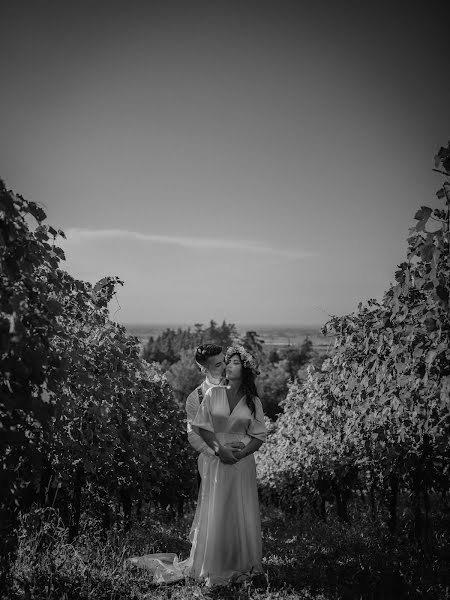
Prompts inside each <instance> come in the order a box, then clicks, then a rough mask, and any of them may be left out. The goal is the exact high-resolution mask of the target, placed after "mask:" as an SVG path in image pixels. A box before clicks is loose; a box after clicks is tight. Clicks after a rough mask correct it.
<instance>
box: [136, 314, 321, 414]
mask: <svg viewBox="0 0 450 600" xmlns="http://www.w3.org/2000/svg"><path fill="white" fill-rule="evenodd" d="M207 342H209V343H213V344H218V345H219V346H222V347H223V348H224V350H225V349H226V348H227V347H228V346H230V345H231V344H233V343H239V344H242V345H243V346H244V347H245V348H246V349H247V350H248V351H249V352H251V353H252V354H253V355H254V356H255V357H256V358H257V360H258V363H259V365H260V372H261V373H260V375H259V377H258V378H257V386H258V391H259V394H260V397H261V401H262V403H263V406H264V409H265V414H266V415H267V416H268V417H269V418H271V419H276V418H277V416H278V414H279V413H280V412H281V408H280V402H281V401H282V400H284V399H285V398H286V396H287V393H288V384H289V382H290V381H294V380H300V381H302V380H304V379H305V377H306V369H307V367H308V365H309V364H313V365H314V366H315V367H316V368H320V366H321V364H322V362H323V361H324V360H325V359H326V358H327V355H324V354H319V353H318V352H317V351H316V350H315V349H314V347H313V343H312V341H311V340H310V339H309V338H308V337H306V338H305V340H304V341H303V343H302V344H300V345H287V346H282V347H274V346H268V347H267V348H266V344H265V341H264V340H263V339H262V338H261V337H260V336H259V334H258V333H257V332H256V331H246V332H245V334H244V335H239V333H238V331H237V328H236V325H235V324H234V323H227V322H226V321H225V320H224V321H223V322H222V324H221V325H218V324H217V323H216V322H215V321H214V320H213V319H211V320H210V322H209V326H208V327H204V326H203V324H202V323H195V325H194V329H191V328H190V327H188V328H186V329H182V328H178V329H171V328H167V329H165V330H164V331H163V332H162V333H161V334H160V335H158V336H157V337H150V339H149V340H148V343H147V345H146V347H145V348H144V353H143V357H144V359H145V360H147V361H148V362H153V361H154V362H157V363H159V364H160V365H161V367H162V369H163V370H164V371H165V374H166V377H167V380H168V382H169V384H170V386H171V387H172V390H173V392H174V396H175V398H176V400H177V402H178V404H179V405H180V406H183V405H184V403H185V401H186V398H187V396H188V395H189V394H190V392H191V391H192V390H193V389H194V388H195V387H197V385H199V384H200V383H201V381H202V380H203V376H202V374H201V373H200V370H199V368H198V366H197V365H196V364H195V361H194V358H193V357H194V351H195V348H196V346H198V345H200V344H203V343H207Z"/></svg>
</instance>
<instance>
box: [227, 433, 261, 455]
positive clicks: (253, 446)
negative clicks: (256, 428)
mask: <svg viewBox="0 0 450 600" xmlns="http://www.w3.org/2000/svg"><path fill="white" fill-rule="evenodd" d="M262 443H263V441H262V440H258V439H257V438H252V439H251V440H250V441H249V443H248V444H247V445H246V446H245V447H244V448H243V449H242V450H238V451H237V452H233V454H234V456H235V457H236V458H237V459H239V460H240V459H241V458H245V457H246V456H249V455H250V454H253V452H256V451H257V450H258V449H259V447H260V446H261V444H262Z"/></svg>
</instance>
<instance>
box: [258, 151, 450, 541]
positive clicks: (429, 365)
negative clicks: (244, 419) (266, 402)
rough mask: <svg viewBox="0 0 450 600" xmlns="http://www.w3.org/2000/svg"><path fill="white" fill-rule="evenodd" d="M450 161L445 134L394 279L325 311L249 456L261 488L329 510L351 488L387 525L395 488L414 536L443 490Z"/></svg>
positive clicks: (288, 502) (449, 396) (449, 449)
mask: <svg viewBox="0 0 450 600" xmlns="http://www.w3.org/2000/svg"><path fill="white" fill-rule="evenodd" d="M449 169H450V144H449V145H448V146H447V147H446V148H441V149H440V150H439V153H438V154H437V156H436V170H437V171H438V172H439V173H441V174H442V175H443V176H444V177H443V184H442V186H441V187H440V188H439V190H438V191H437V198H438V199H439V200H441V201H444V207H443V208H435V209H432V208H430V207H428V206H422V207H421V208H420V209H419V210H418V211H417V212H416V214H415V217H414V218H415V221H416V223H415V225H414V226H413V227H412V228H411V229H410V230H409V237H408V240H407V241H408V253H407V257H406V260H405V261H404V262H402V263H401V264H400V265H399V267H398V270H397V271H396V273H395V282H394V283H393V284H391V286H390V288H389V290H388V291H386V292H385V294H384V296H383V298H382V300H381V301H377V300H375V299H370V300H368V301H367V302H366V303H365V304H364V305H363V304H362V303H360V304H359V305H358V309H357V310H356V311H355V312H353V313H352V314H350V315H346V316H343V317H338V316H335V317H332V318H331V319H330V321H329V322H328V323H326V325H325V326H324V328H323V333H324V334H326V335H333V336H335V340H336V341H335V347H334V350H333V354H332V356H331V357H330V358H329V359H327V360H326V361H325V362H324V363H323V365H322V367H321V368H320V369H316V370H315V369H314V368H310V369H309V372H308V377H307V379H306V381H305V382H304V383H303V384H301V383H299V382H298V381H295V382H294V383H292V384H291V386H290V389H289V394H288V397H287V399H286V400H285V401H284V403H283V413H282V415H280V417H279V418H278V420H277V422H276V424H275V425H273V428H274V431H273V434H272V436H271V439H270V441H269V442H268V443H267V444H266V445H265V446H263V447H262V449H261V452H260V458H259V465H258V470H259V476H260V481H261V484H262V486H263V493H264V494H265V495H266V497H267V498H269V499H271V500H274V501H276V502H278V503H279V504H280V505H282V506H284V507H285V508H288V509H291V510H297V511H298V510H302V509H303V508H304V507H305V505H306V504H307V503H308V504H310V505H311V506H312V507H313V508H314V510H315V511H316V512H317V513H318V514H319V515H320V516H322V517H323V518H326V506H327V503H330V502H332V503H334V504H335V506H336V510H337V513H338V515H339V516H340V517H341V518H342V519H344V520H348V519H349V518H350V516H349V500H350V499H351V498H354V497H355V496H357V497H358V498H362V499H364V500H369V502H368V503H367V505H368V506H370V509H371V512H372V516H373V517H374V518H377V509H378V507H379V505H380V502H381V504H382V505H383V507H385V508H386V509H387V511H384V514H386V515H387V517H386V519H387V524H388V525H389V527H390V529H391V531H393V530H394V529H395V527H396V524H397V510H398V498H399V495H400V494H403V495H404V496H405V497H406V498H407V501H408V503H409V505H410V507H411V511H412V514H413V519H412V522H413V533H414V535H415V537H416V538H417V539H422V538H423V537H424V536H425V537H426V533H427V530H428V527H427V526H428V516H429V510H430V494H431V493H440V494H442V495H443V496H445V495H446V494H447V493H448V491H449V481H450V478H449V475H450V350H449V334H450V311H449V287H450V264H449V255H450V253H449V248H450V236H449V207H450V171H449ZM380 512H381V511H380Z"/></svg>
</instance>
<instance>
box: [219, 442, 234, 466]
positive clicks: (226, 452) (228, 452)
mask: <svg viewBox="0 0 450 600" xmlns="http://www.w3.org/2000/svg"><path fill="white" fill-rule="evenodd" d="M218 455H219V458H220V460H221V461H222V462H223V463H225V464H226V465H234V464H235V463H237V461H238V459H237V458H236V457H235V456H234V454H233V451H232V449H231V448H227V447H226V446H220V447H219V451H218Z"/></svg>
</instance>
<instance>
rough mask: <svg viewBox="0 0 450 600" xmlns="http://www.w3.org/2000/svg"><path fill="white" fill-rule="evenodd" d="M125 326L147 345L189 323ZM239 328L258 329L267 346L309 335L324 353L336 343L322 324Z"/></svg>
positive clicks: (295, 341) (245, 328) (243, 328)
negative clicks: (323, 329) (151, 339)
mask: <svg viewBox="0 0 450 600" xmlns="http://www.w3.org/2000/svg"><path fill="white" fill-rule="evenodd" d="M124 326H125V327H126V329H127V331H128V332H129V333H130V335H134V336H136V337H137V338H139V339H140V341H141V343H142V345H145V344H146V343H147V341H148V339H149V338H150V337H152V336H153V337H154V338H156V337H158V335H160V334H161V333H162V332H163V331H164V330H165V329H167V328H171V329H177V328H178V327H181V328H182V329H185V328H186V327H187V325H182V326H179V325H171V324H170V325H169V324H168V325H151V324H147V325H146V324H142V323H137V324H125V325H124ZM191 329H194V327H193V326H191ZM237 330H238V332H239V333H240V334H244V333H245V332H246V331H256V332H257V334H258V336H259V337H260V338H261V339H262V340H264V343H265V344H266V345H267V347H280V346H289V345H291V346H299V345H301V344H302V343H303V341H304V340H305V338H306V337H309V339H310V340H311V341H312V343H313V347H314V349H315V350H317V352H319V353H320V354H322V353H325V352H327V351H329V350H330V349H331V348H332V347H333V343H334V338H330V337H325V336H323V335H322V334H321V333H320V326H303V327H302V326H299V327H294V326H292V327H283V326H274V325H265V326H264V325H262V326H260V327H258V326H255V325H248V326H246V325H238V326H237Z"/></svg>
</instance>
